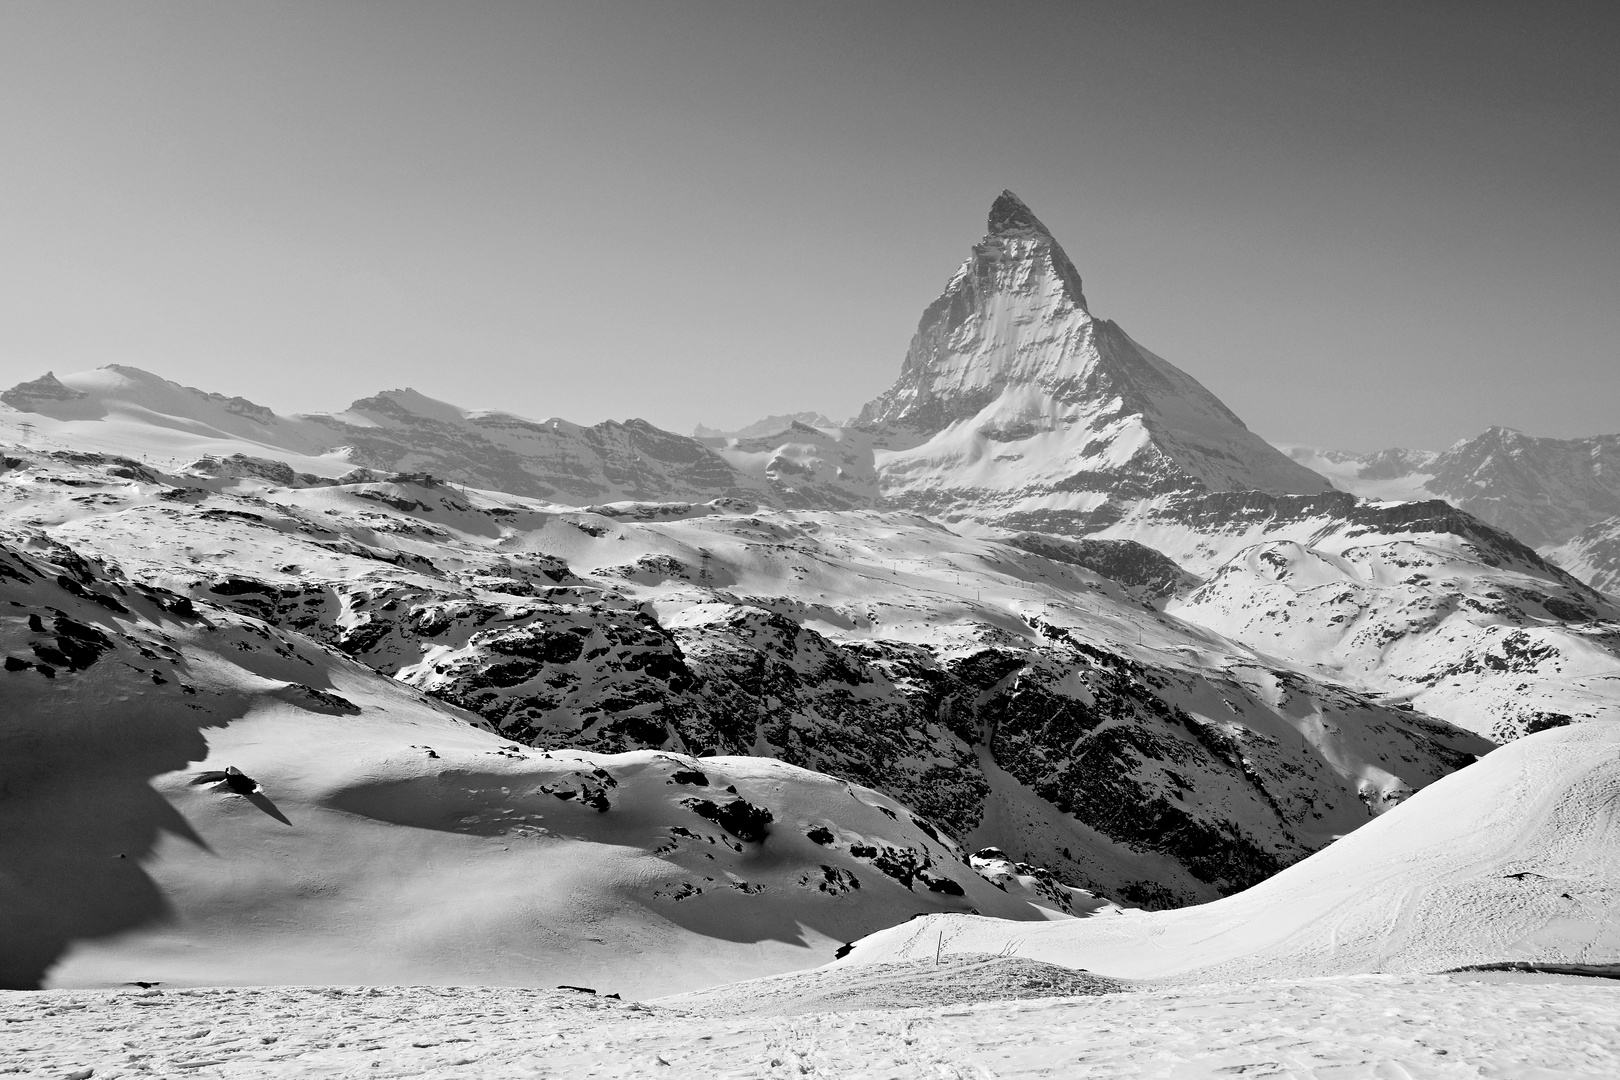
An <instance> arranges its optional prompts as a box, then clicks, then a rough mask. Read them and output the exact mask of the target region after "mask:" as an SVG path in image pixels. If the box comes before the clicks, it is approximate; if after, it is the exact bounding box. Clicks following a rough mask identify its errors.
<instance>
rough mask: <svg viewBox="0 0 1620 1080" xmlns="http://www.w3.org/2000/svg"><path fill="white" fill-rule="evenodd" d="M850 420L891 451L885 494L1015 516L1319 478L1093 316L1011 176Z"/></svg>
mask: <svg viewBox="0 0 1620 1080" xmlns="http://www.w3.org/2000/svg"><path fill="white" fill-rule="evenodd" d="M856 426H857V427H860V428H862V429H865V430H867V431H869V432H872V433H873V434H874V436H875V437H876V438H878V439H880V440H882V441H883V442H884V443H885V444H886V448H887V449H889V450H890V451H892V453H891V456H890V457H888V458H887V459H885V462H884V463H883V464H882V465H881V466H880V473H881V477H882V484H883V495H884V498H885V499H887V500H889V501H890V502H893V503H896V504H899V505H904V506H909V507H911V508H914V509H917V510H920V511H922V512H924V513H938V514H941V515H943V516H946V517H950V516H952V515H957V516H974V517H979V518H980V519H981V520H982V519H984V518H985V517H991V518H994V519H995V520H998V521H1002V522H1013V523H1015V524H1016V525H1017V527H1020V528H1026V527H1031V525H1032V524H1033V523H1035V522H1036V521H1037V520H1038V521H1040V522H1044V524H1042V525H1041V528H1048V527H1051V528H1057V527H1060V526H1061V527H1063V528H1071V527H1072V528H1081V527H1089V526H1087V525H1086V523H1087V522H1093V517H1094V518H1095V520H1096V521H1101V520H1104V519H1105V518H1107V515H1108V514H1109V513H1115V514H1117V513H1118V510H1119V507H1120V506H1121V505H1123V504H1124V503H1125V502H1128V501H1129V500H1133V499H1141V498H1147V497H1152V496H1156V495H1161V494H1168V493H1171V492H1187V491H1197V490H1207V491H1252V490H1259V491H1267V492H1273V493H1279V494H1280V493H1302V494H1310V493H1316V492H1320V491H1323V490H1326V489H1328V487H1329V485H1328V483H1327V481H1326V480H1324V479H1323V478H1322V477H1321V476H1318V475H1317V474H1315V473H1313V472H1311V471H1310V470H1308V469H1306V468H1305V467H1304V466H1302V465H1300V464H1299V463H1298V462H1295V461H1292V460H1291V459H1289V458H1288V457H1287V456H1286V455H1284V454H1282V453H1280V452H1279V451H1277V450H1276V449H1274V448H1272V447H1271V446H1269V445H1267V444H1266V443H1265V442H1264V441H1263V440H1262V439H1261V438H1260V437H1259V436H1257V435H1255V434H1254V433H1252V432H1250V431H1249V430H1248V429H1246V428H1245V427H1244V426H1243V422H1242V421H1241V420H1239V419H1238V418H1237V417H1236V416H1234V415H1233V414H1232V412H1231V410H1230V409H1228V408H1227V407H1226V406H1225V405H1223V404H1221V402H1220V400H1219V399H1217V398H1216V397H1215V395H1213V394H1211V393H1210V392H1209V391H1208V390H1207V389H1205V388H1204V387H1203V386H1201V385H1199V383H1198V382H1197V380H1195V379H1193V378H1192V376H1190V375H1188V374H1186V373H1185V372H1183V371H1181V370H1179V369H1178V368H1176V367H1173V366H1172V365H1170V364H1169V363H1167V362H1166V361H1164V360H1163V359H1162V358H1160V357H1158V356H1155V355H1154V354H1152V353H1150V352H1148V351H1147V350H1146V349H1144V348H1142V347H1141V346H1139V345H1137V344H1136V342H1134V341H1132V340H1131V338H1130V337H1129V336H1128V335H1127V334H1126V333H1125V332H1124V331H1123V330H1122V329H1120V328H1119V326H1117V325H1116V324H1114V323H1112V322H1109V321H1108V320H1106V319H1098V318H1096V317H1094V316H1093V315H1092V313H1091V311H1090V309H1089V307H1088V306H1087V304H1086V298H1085V295H1084V294H1083V293H1082V292H1081V289H1080V274H1079V272H1078V271H1077V270H1076V269H1075V267H1074V264H1073V263H1072V262H1070V261H1069V257H1068V256H1067V255H1065V254H1064V252H1063V248H1062V246H1061V245H1059V244H1058V242H1057V240H1056V239H1055V238H1053V236H1052V234H1051V232H1050V231H1048V229H1047V228H1046V226H1045V225H1043V224H1042V223H1041V220H1040V219H1039V218H1037V217H1036V216H1035V214H1034V212H1033V211H1031V210H1030V208H1029V207H1028V205H1026V204H1025V203H1024V201H1023V200H1022V199H1020V198H1019V197H1018V196H1017V195H1014V194H1013V193H1012V192H1011V191H1003V192H1002V193H1001V195H1000V196H999V197H998V198H997V199H996V200H995V202H994V204H993V205H992V206H991V207H990V218H989V234H988V235H987V236H985V237H984V239H982V240H981V241H979V243H977V244H975V245H974V246H973V250H972V252H971V253H970V254H969V256H968V258H967V259H966V260H965V261H964V262H963V263H962V266H961V268H960V269H959V270H957V272H956V275H955V276H954V277H952V278H951V280H950V282H949V284H947V285H946V286H945V291H944V292H943V293H942V294H941V295H940V297H939V298H938V299H937V300H935V301H934V302H933V303H932V304H930V305H929V306H928V308H927V309H926V310H925V311H924V312H923V316H922V319H921V320H920V321H919V322H918V324H917V332H916V334H915V335H914V336H913V337H912V340H911V347H910V349H909V350H908V351H907V353H906V359H905V362H904V363H903V364H902V365H901V368H900V376H899V378H898V379H897V380H896V381H895V382H894V384H893V385H892V386H890V387H889V389H888V390H886V391H885V392H884V393H882V394H881V395H879V396H878V397H877V398H875V399H873V400H872V401H870V402H868V403H867V405H866V407H865V408H864V409H863V410H862V411H861V414H860V416H859V417H858V418H857V420H856ZM1057 508H1061V510H1060V509H1057ZM1059 519H1062V520H1059ZM1093 523H1094V522H1093Z"/></svg>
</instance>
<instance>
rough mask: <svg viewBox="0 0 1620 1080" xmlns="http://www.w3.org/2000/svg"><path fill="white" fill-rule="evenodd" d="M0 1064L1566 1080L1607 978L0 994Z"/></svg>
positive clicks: (1609, 1068) (1609, 1050) (307, 1074)
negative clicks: (658, 1001) (893, 991)
mask: <svg viewBox="0 0 1620 1080" xmlns="http://www.w3.org/2000/svg"><path fill="white" fill-rule="evenodd" d="M0 1019H3V1021H4V1023H3V1025H0V1070H8V1071H11V1072H18V1073H23V1074H26V1075H31V1076H50V1077H85V1078H89V1077H94V1078H95V1080H113V1078H127V1080H134V1078H145V1077H160V1076H164V1077H172V1076H193V1077H199V1078H202V1080H208V1078H221V1080H227V1078H231V1077H243V1078H248V1077H255V1078H256V1077H298V1078H319V1077H377V1078H390V1077H402V1078H403V1077H410V1078H442V1080H452V1078H454V1080H462V1078H468V1080H471V1078H478V1080H484V1078H489V1080H507V1078H511V1080H520V1078H521V1080H528V1078H540V1077H581V1078H583V1077H600V1078H608V1077H641V1076H655V1077H668V1078H673V1077H694V1078H716V1080H718V1078H738V1080H742V1078H762V1077H770V1078H780V1080H787V1078H793V1080H803V1078H806V1077H809V1078H816V1077H823V1078H834V1077H836V1078H838V1080H880V1078H881V1080H925V1078H926V1080H1011V1078H1015V1077H1062V1078H1065V1080H1088V1078H1089V1080H1137V1078H1141V1080H1148V1078H1158V1080H1204V1078H1209V1080H1216V1078H1226V1077H1232V1076H1257V1077H1272V1078H1279V1080H1395V1078H1401V1080H1478V1078H1491V1080H1565V1078H1568V1077H1575V1076H1581V1077H1587V1076H1590V1077H1613V1076H1615V1075H1620V986H1617V985H1616V984H1615V983H1612V982H1609V981H1605V980H1594V979H1567V978H1556V977H1548V978H1544V979H1541V980H1537V981H1523V980H1520V981H1515V982H1492V981H1486V980H1484V979H1476V978H1469V977H1461V976H1445V975H1400V976H1393V975H1384V976H1356V977H1338V978H1324V979H1311V980H1295V981H1280V982H1258V983H1246V984H1232V983H1215V984H1205V985H1200V986H1185V987H1176V988H1171V989H1159V990H1144V991H1138V992H1130V993H1117V994H1107V995H1104V996H1101V997H1084V998H1047V999H1036V1000H1027V1001H1014V1002H995V1003H982V1004H959V1005H954V1006H945V1007H940V1006H935V1007H928V1008H912V1009H900V1010H886V1011H852V1012H823V1013H814V1014H810V1015H799V1016H750V1017H730V1016H725V1015H716V1014H714V1013H712V1012H699V1011H691V1012H688V1011H680V1010H676V1009H672V1008H663V1007H658V1006H655V1005H654V1006H648V1005H642V1004H638V1003H636V1002H628V1001H626V1002H620V1001H612V1000H604V999H603V998H601V997H599V996H591V995H586V994H580V993H575V992H570V991H555V990H521V989H510V988H492V987H460V986H458V987H420V986H394V987H264V988H254V987H244V988H234V989H192V990H168V989H165V988H161V987H159V988H155V989H152V990H139V989H134V988H131V989H127V990H99V991H91V990H77V991H74V990H52V991H45V992H42V993H31V994H24V993H13V992H3V993H0Z"/></svg>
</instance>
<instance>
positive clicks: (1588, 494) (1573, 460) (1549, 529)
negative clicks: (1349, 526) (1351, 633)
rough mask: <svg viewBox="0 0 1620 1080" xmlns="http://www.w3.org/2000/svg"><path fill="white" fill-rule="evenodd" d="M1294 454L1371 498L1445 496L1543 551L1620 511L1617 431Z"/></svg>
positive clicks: (1490, 433) (1493, 434) (1506, 431)
mask: <svg viewBox="0 0 1620 1080" xmlns="http://www.w3.org/2000/svg"><path fill="white" fill-rule="evenodd" d="M1289 453H1290V455H1291V456H1292V457H1293V458H1294V460H1296V461H1298V462H1299V463H1301V464H1303V465H1306V466H1308V467H1310V468H1312V469H1315V470H1316V471H1318V472H1320V473H1322V475H1324V476H1326V477H1328V478H1329V479H1331V480H1332V481H1333V482H1334V483H1335V484H1336V485H1338V486H1339V487H1340V488H1343V489H1344V490H1346V491H1353V492H1355V493H1356V494H1358V495H1363V496H1366V497H1367V498H1372V499H1391V498H1398V499H1428V498H1439V499H1445V500H1446V501H1447V502H1449V503H1451V504H1452V505H1453V506H1456V507H1458V508H1459V509H1462V510H1466V511H1468V512H1469V513H1470V514H1473V515H1474V516H1475V517H1477V518H1479V519H1481V520H1482V521H1487V522H1489V523H1490V524H1492V525H1495V526H1496V527H1497V528H1499V529H1505V530H1507V531H1508V532H1510V533H1512V534H1513V535H1515V536H1517V537H1518V538H1519V539H1521V540H1523V541H1524V542H1525V543H1527V544H1529V545H1530V546H1531V547H1535V548H1540V549H1546V548H1549V547H1552V546H1554V545H1557V544H1561V543H1563V542H1564V541H1566V540H1568V539H1570V538H1571V537H1573V536H1574V535H1575V534H1576V533H1578V532H1580V531H1581V530H1582V529H1584V528H1586V527H1587V526H1589V525H1592V524H1594V523H1596V522H1598V521H1600V520H1602V519H1604V518H1609V517H1614V516H1616V515H1620V435H1593V436H1590V437H1588V438H1584V439H1544V438H1536V437H1534V436H1530V435H1525V434H1523V433H1522V432H1518V431H1514V430H1513V429H1511V428H1504V427H1493V428H1490V429H1489V430H1487V431H1485V432H1484V433H1483V434H1481V435H1478V436H1475V437H1474V438H1472V439H1465V440H1463V441H1462V442H1459V443H1457V444H1456V445H1455V446H1452V447H1451V448H1449V449H1447V450H1444V451H1441V452H1439V453H1432V452H1429V451H1423V450H1400V449H1395V450H1381V451H1379V452H1378V453H1376V454H1368V455H1355V454H1347V453H1344V452H1342V451H1335V450H1318V449H1314V448H1310V447H1293V448H1291V449H1290V451H1289Z"/></svg>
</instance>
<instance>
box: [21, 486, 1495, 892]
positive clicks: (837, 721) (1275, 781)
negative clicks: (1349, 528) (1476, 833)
mask: <svg viewBox="0 0 1620 1080" xmlns="http://www.w3.org/2000/svg"><path fill="white" fill-rule="evenodd" d="M261 471H263V470H261ZM235 473H236V475H225V474H219V473H217V472H216V471H210V472H206V473H205V472H200V471H191V472H183V473H176V474H159V473H156V472H153V471H150V470H144V469H142V468H141V467H140V466H139V465H138V464H134V465H132V464H131V463H120V462H117V461H112V460H107V459H98V458H96V457H94V456H87V455H82V454H80V455H70V456H62V455H56V456H52V455H33V456H31V457H30V458H29V459H27V460H23V459H20V458H17V459H12V467H11V468H10V469H9V471H7V472H6V473H4V474H3V476H0V482H3V487H0V491H3V492H4V493H5V494H6V495H7V496H8V500H7V501H6V502H5V503H4V504H0V505H3V510H0V520H5V521H10V522H13V523H15V524H16V525H17V526H19V527H25V528H34V529H41V530H45V531H46V532H48V534H49V535H51V536H53V537H56V538H59V539H61V540H63V541H65V542H69V543H71V544H73V545H75V546H78V547H80V548H82V549H84V550H87V551H94V552H97V553H99V554H101V555H103V556H105V557H106V558H108V559H110V560H113V561H115V562H116V563H117V564H118V565H119V566H121V567H122V568H123V571H124V572H126V573H128V574H130V575H132V576H135V577H138V578H141V579H142V580H145V581H148V582H151V583H153V584H158V585H164V586H167V587H171V588H174V589H176V590H180V591H184V592H187V593H188V594H190V595H192V596H194V597H196V598H198V599H199V600H207V601H210V602H213V603H218V604H224V605H229V606H231V607H233V608H234V609H236V610H238V611H241V612H243V613H244V614H248V615H252V616H255V617H259V618H263V619H266V620H270V621H272V622H274V623H275V624H277V625H279V626H282V627H284V628H286V629H288V630H294V631H297V632H300V633H303V634H307V635H310V636H311V637H312V638H314V639H316V640H319V641H322V642H325V643H328V644H330V645H331V646H332V647H334V648H336V649H338V650H340V651H342V652H343V653H345V654H346V655H349V656H352V657H354V658H355V659H357V660H359V661H361V662H363V663H365V664H366V665H368V666H369V667H371V668H372V669H374V670H376V671H378V672H380V673H382V674H386V675H391V676H395V677H397V678H399V679H400V680H402V681H404V682H408V683H410V684H411V685H414V686H417V687H419V688H421V689H423V690H426V691H428V692H429V693H431V694H432V695H434V696H435V697H437V698H439V699H441V700H443V701H446V702H450V703H452V704H455V705H459V706H461V707H464V708H467V709H470V710H474V711H476V712H477V713H479V714H480V715H482V716H483V717H484V718H486V719H487V720H488V721H490V722H491V723H492V724H494V725H495V726H496V728H497V730H498V731H499V732H500V733H501V734H502V735H504V736H506V737H508V738H510V739H513V740H515V741H518V742H520V743H523V744H526V745H532V746H537V747H542V748H549V749H555V748H562V747H572V748H575V749H581V750H590V751H595V752H602V753H612V752H622V751H627V750H632V749H636V748H643V747H657V748H661V749H665V750H670V751H678V752H687V753H724V754H740V753H747V754H763V755H769V756H773V757H780V758H783V759H785V760H788V761H790V762H792V763H794V764H798V765H802V766H805V767H808V768H814V769H817V770H818V771H823V772H829V773H833V774H835V775H839V776H843V777H845V778H848V779H851V780H855V781H857V782H859V783H862V784H865V785H867V786H870V787H873V788H876V789H880V790H883V791H886V792H888V793H889V794H891V795H893V796H895V797H897V798H899V799H901V800H902V801H905V802H907V803H908V804H909V805H912V806H914V807H915V808H916V809H917V810H919V811H921V812H922V813H924V814H926V815H927V816H928V817H930V818H932V819H933V820H934V821H936V822H938V823H939V824H940V825H942V826H943V827H944V828H945V829H946V830H948V831H949V832H951V833H953V834H955V835H956V836H958V837H960V838H962V839H963V840H964V841H966V842H967V843H968V844H970V845H971V846H973V847H978V846H983V845H993V846H996V847H999V848H1002V849H1004V850H1005V851H1007V852H1008V853H1009V854H1010V855H1011V856H1012V857H1013V858H1014V859H1018V860H1023V861H1027V862H1031V863H1037V864H1047V865H1050V866H1052V867H1054V868H1055V869H1057V870H1058V871H1059V873H1060V874H1061V875H1062V876H1063V877H1064V879H1065V880H1066V881H1067V882H1068V883H1069V884H1073V885H1080V886H1084V887H1087V888H1091V889H1093V890H1094V891H1096V892H1099V893H1101V894H1102V895H1105V896H1111V897H1117V898H1120V899H1123V900H1126V901H1129V902H1132V903H1137V904H1150V905H1157V906H1162V905H1164V904H1169V903H1177V902H1188V901H1192V900H1197V899H1208V898H1213V897H1214V896H1216V895H1220V894H1221V893H1224V892H1229V891H1232V890H1233V889H1236V888H1241V887H1243V886H1244V885H1246V884H1250V883H1252V882H1254V881H1257V880H1259V879H1260V878H1262V877H1264V876H1266V875H1267V874H1270V873H1272V872H1274V871H1275V870H1276V869H1278V868H1280V867H1281V866H1283V865H1286V864H1288V863H1289V862H1291V861H1293V860H1295V859H1297V858H1299V857H1301V856H1303V855H1305V854H1307V853H1308V852H1310V851H1312V850H1315V849H1316V848H1318V847H1320V846H1321V845H1322V844H1324V843H1326V842H1328V840H1330V839H1331V838H1332V837H1333V836H1335V835H1339V834H1342V833H1344V832H1347V831H1350V830H1351V829H1354V828H1356V827H1357V826H1358V825H1360V824H1361V823H1362V822H1365V821H1366V820H1367V819H1368V818H1369V817H1370V816H1371V815H1372V814H1375V813H1377V812H1380V811H1382V810H1383V809H1385V808H1387V807H1388V806H1390V805H1393V804H1394V803H1396V802H1398V801H1399V800H1400V799H1402V798H1404V797H1405V796H1406V795H1407V794H1409V793H1410V792H1411V791H1413V790H1415V789H1418V788H1421V787H1423V786H1424V785H1426V784H1428V783H1430V782H1432V781H1433V780H1435V779H1437V778H1438V777H1440V776H1442V775H1444V774H1445V773H1447V772H1448V771H1450V770H1451V769H1454V768H1456V767H1457V766H1459V765H1461V764H1464V763H1466V762H1467V761H1469V760H1471V758H1472V755H1473V754H1475V753H1480V752H1483V751H1484V750H1485V749H1486V748H1487V745H1488V744H1487V743H1485V742H1484V741H1483V740H1480V739H1478V738H1475V737H1472V736H1468V735H1465V734H1464V733H1462V732H1460V731H1458V730H1456V729H1453V728H1450V727H1447V726H1446V725H1443V724H1439V723H1437V722H1435V721H1432V720H1430V719H1428V718H1426V717H1423V716H1421V715H1418V714H1415V713H1412V712H1409V711H1405V710H1401V709H1391V708H1388V707H1384V706H1379V705H1377V704H1375V703H1373V702H1371V701H1369V700H1367V699H1366V698H1364V697H1361V696H1359V695H1356V694H1354V693H1350V692H1347V691H1344V690H1342V689H1339V688H1335V687H1333V686H1330V685H1324V684H1322V683H1320V682H1319V681H1317V680H1314V679H1312V678H1310V677H1308V676H1300V675H1298V674H1296V673H1294V672H1292V671H1290V670H1289V669H1288V668H1287V667H1285V666H1282V665H1279V664H1276V663H1272V662H1269V661H1266V660H1263V659H1261V658H1259V657H1257V656H1256V655H1255V654H1253V653H1251V652H1249V651H1247V650H1245V649H1242V648H1240V647H1234V646H1232V645H1230V644H1229V643H1227V642H1225V641H1223V640H1221V639H1219V638H1217V637H1214V636H1213V635H1210V634H1208V633H1207V632H1203V631H1199V630H1196V629H1193V628H1191V627H1189V626H1187V625H1185V624H1183V623H1181V622H1178V621H1176V620H1174V619H1167V618H1165V617H1164V616H1162V615H1160V614H1159V613H1158V612H1156V611H1154V610H1153V609H1152V608H1151V607H1146V606H1144V600H1152V599H1158V598H1161V597H1163V596H1164V595H1165V594H1166V593H1167V592H1168V591H1170V590H1173V589H1175V588H1177V587H1179V585H1180V583H1181V582H1180V579H1181V575H1180V572H1179V571H1178V570H1176V568H1175V567H1174V565H1173V564H1170V563H1169V562H1168V560H1165V559H1164V558H1163V557H1162V556H1157V555H1154V554H1153V553H1151V552H1147V551H1146V550H1145V549H1140V548H1137V547H1136V546H1135V545H1132V544H1129V543H1127V542H1122V541H1115V542H1103V541H1093V542H1084V543H1082V542H1060V541H1053V540H1050V539H1042V538H1033V537H1018V538H1013V539H1014V544H1017V545H1021V546H1014V544H1007V543H1001V542H997V541H994V540H990V539H984V538H973V537H964V536H960V535H958V534H955V533H952V532H950V531H948V530H945V529H943V528H941V527H939V526H938V525H935V524H932V523H930V522H928V521H926V520H923V519H919V518H915V517H911V516H906V515H879V514H873V513H871V512H863V513H848V514H832V513H827V512H820V513H803V512H768V511H760V512H747V511H746V510H739V509H738V508H737V507H735V506H733V505H731V504H728V503H725V502H716V503H705V504H690V503H659V504H637V503H621V504H616V505H608V506H602V507H598V508H596V511H594V512H587V511H569V510H558V509H555V508H549V507H545V506H541V505H536V504H533V503H529V502H525V501H524V500H517V499H513V498H512V497H510V496H498V497H497V496H491V495H488V494H483V493H470V494H463V493H462V492H461V491H459V490H456V489H453V488H449V487H447V486H445V485H428V484H424V483H421V482H408V481H392V482H372V483H355V484H345V485H331V484H317V485H308V484H305V485H302V486H298V485H294V486H281V485H280V484H279V483H277V482H276V480H275V478H273V477H272V478H267V477H265V476H263V475H257V474H255V473H254V472H253V470H251V469H248V468H245V467H243V468H237V469H236V470H235ZM1099 570H1101V571H1104V572H1106V573H1109V574H1113V575H1116V576H1117V578H1118V579H1119V580H1114V579H1111V578H1110V577H1105V576H1103V574H1102V573H1099V572H1098V571H1099Z"/></svg>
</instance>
